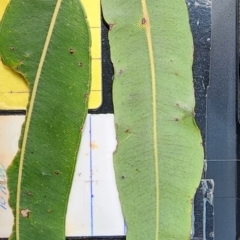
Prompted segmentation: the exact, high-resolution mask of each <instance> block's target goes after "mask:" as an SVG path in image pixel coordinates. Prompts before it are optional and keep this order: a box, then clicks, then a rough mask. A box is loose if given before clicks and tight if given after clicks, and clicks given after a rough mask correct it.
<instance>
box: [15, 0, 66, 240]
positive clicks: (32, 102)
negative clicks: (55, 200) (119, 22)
mask: <svg viewBox="0 0 240 240" xmlns="http://www.w3.org/2000/svg"><path fill="white" fill-rule="evenodd" d="M61 3H62V0H57V3H56V6H55V9H54V12H53V16H52V19H51V22H50V26H49V29H48V33H47V37H46V40H45V43H44V47H43V51H42V55H41V58H40V62H39V66H38V69H37V73H36V77H35V81H34V85H33V90H32V94H31V100H30V103H29V108H28V111H27V117H26V125H25V130H24V135H23V141H22V147H21V155H20V162H19V172H18V183H17V194H16V240H20V232H19V221H20V219H19V218H20V194H21V180H22V171H23V162H24V156H25V149H26V143H27V138H28V131H29V126H30V121H31V116H32V111H33V106H34V101H35V97H36V93H37V87H38V83H39V80H40V76H41V72H42V68H43V64H44V61H45V57H46V54H47V50H48V47H49V43H50V40H51V36H52V33H53V29H54V25H55V22H56V19H57V15H58V12H59V9H60V6H61Z"/></svg>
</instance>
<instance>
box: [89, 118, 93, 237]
mask: <svg viewBox="0 0 240 240" xmlns="http://www.w3.org/2000/svg"><path fill="white" fill-rule="evenodd" d="M89 129H90V130H89V134H90V139H89V140H90V143H89V147H90V154H89V155H90V214H91V236H93V185H92V148H91V143H92V119H91V114H90V115H89Z"/></svg>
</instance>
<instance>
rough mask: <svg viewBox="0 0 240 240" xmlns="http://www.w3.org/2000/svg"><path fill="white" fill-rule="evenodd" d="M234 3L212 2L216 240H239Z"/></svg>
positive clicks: (209, 143)
mask: <svg viewBox="0 0 240 240" xmlns="http://www.w3.org/2000/svg"><path fill="white" fill-rule="evenodd" d="M237 2H238V1H237V0H212V37H211V46H212V48H211V67H210V84H209V88H208V91H207V115H206V116H207V119H206V122H207V127H206V145H205V150H206V159H207V172H206V178H210V179H213V180H214V183H215V190H214V228H215V229H214V234H215V240H236V239H238V237H239V230H238V229H239V226H238V225H239V223H238V222H239V217H238V207H239V205H238V204H237V202H238V200H237V199H238V190H237V189H238V185H237V181H238V161H237V160H236V159H238V151H237V146H238V127H239V126H238V118H237V88H238V85H237V81H238V77H237V76H238V61H237V35H238V34H237V19H238V18H237V12H238V11H237V10H238V3H237Z"/></svg>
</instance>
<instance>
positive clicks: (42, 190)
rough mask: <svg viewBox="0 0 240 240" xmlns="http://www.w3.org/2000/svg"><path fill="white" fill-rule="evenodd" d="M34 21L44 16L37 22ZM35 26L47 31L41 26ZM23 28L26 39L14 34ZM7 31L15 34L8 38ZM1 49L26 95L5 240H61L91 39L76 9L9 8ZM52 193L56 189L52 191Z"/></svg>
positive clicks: (55, 5)
mask: <svg viewBox="0 0 240 240" xmlns="http://www.w3.org/2000/svg"><path fill="white" fill-rule="evenodd" d="M26 7H27V8H28V9H29V12H26ZM37 8H39V9H37ZM54 9H55V11H54ZM30 10H31V11H30ZM40 10H41V11H40ZM37 13H41V14H42V15H41V16H40V17H39V18H36V17H35V16H37ZM69 13H71V14H70V16H69ZM13 15H14V16H16V15H18V16H20V15H23V16H22V18H23V20H22V21H20V23H19V18H17V17H13ZM46 16H47V17H46ZM52 16H53V17H52ZM41 22H45V23H46V24H45V25H43V26H41V25H39V23H41ZM23 23H25V25H24V26H25V27H26V29H25V30H24V31H23V32H24V33H26V35H24V37H23V36H22V34H23V33H22V32H20V30H22V24H23ZM11 25H14V26H16V28H15V29H17V30H18V31H17V30H15V29H14V31H12V30H11V31H9V29H10V28H9V26H11ZM37 27H38V31H39V32H35V33H36V35H35V36H33V37H31V38H30V37H29V34H27V33H28V32H31V31H33V32H34V30H35V28H37ZM19 36H21V38H22V39H21V40H22V41H18V38H19ZM0 41H1V45H2V46H3V47H2V49H1V55H2V57H3V60H4V62H5V63H6V64H8V65H10V66H11V67H12V68H15V70H17V71H18V72H20V73H21V74H23V75H24V76H25V78H26V79H27V80H28V81H29V86H30V91H31V93H32V97H31V100H30V105H29V107H28V117H27V121H26V125H25V127H24V129H25V130H24V133H25V134H23V136H22V138H21V141H20V147H21V151H20V152H19V153H18V155H17V156H16V158H15V160H14V164H13V165H12V166H11V168H10V169H9V170H8V175H9V186H10V189H11V192H10V202H11V207H12V208H14V209H15V219H16V222H15V227H16V231H15V233H14V234H13V235H12V237H11V239H28V238H34V239H48V238H52V239H54V238H57V239H65V234H64V230H65V214H66V207H67V200H68V194H69V191H70V187H71V180H72V176H73V171H74V166H75V160H76V154H77V151H78V147H79V141H80V133H81V126H82V125H83V121H84V117H85V116H86V112H87V99H86V94H88V92H89V78H90V76H89V71H90V70H89V69H90V67H89V64H90V63H89V62H90V57H89V33H88V28H87V24H86V22H85V16H84V13H83V10H82V8H81V5H80V2H79V1H78V0H72V1H64V0H62V1H59V0H58V1H38V3H32V1H25V2H24V3H23V2H19V1H13V0H12V1H11V3H10V5H9V9H8V11H7V13H6V15H5V17H4V20H3V22H2V25H1V40H0ZM25 41H26V42H28V43H29V44H28V45H27V44H26V42H25ZM9 44H11V46H14V51H12V50H11V48H10V47H9V46H10V45H9ZM73 50H74V53H73V52H72V51H73ZM22 59H24V60H22ZM29 59H30V60H29ZM19 62H20V63H21V64H19ZM79 62H81V63H82V65H81V67H80V66H79ZM53 96H54V97H53ZM31 113H33V114H31ZM56 156H57V157H56ZM49 161H50V162H49ZM18 169H19V173H18ZM23 169H24V171H22V170H23ZM21 174H22V175H21ZM31 174H33V175H31ZM14 176H18V180H17V179H16V178H14ZM33 178H34V181H33V180H32V179H33ZM17 182H18V187H17V189H16V187H15V186H16V183H17ZM55 186H59V187H57V189H54V190H55V191H53V189H52V188H53V187H55ZM16 196H17V198H16V200H15V197H16ZM58 198H59V199H58ZM15 206H16V207H15ZM22 212H23V213H24V212H28V214H29V217H26V214H25V215H24V216H25V217H24V216H23V215H22V214H21V213H22Z"/></svg>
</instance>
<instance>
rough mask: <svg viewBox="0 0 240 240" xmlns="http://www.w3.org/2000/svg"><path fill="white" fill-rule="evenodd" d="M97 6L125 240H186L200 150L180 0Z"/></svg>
mask: <svg viewBox="0 0 240 240" xmlns="http://www.w3.org/2000/svg"><path fill="white" fill-rule="evenodd" d="M102 5H103V13H104V17H105V19H106V21H107V22H108V23H109V24H110V26H111V29H110V32H109V40H110V46H111V58H112V61H113V64H114V69H115V76H114V86H113V99H114V110H115V122H116V126H117V139H118V147H117V151H116V153H115V156H114V166H115V172H116V180H117V185H118V190H119V195H120V200H121V204H122V208H123V213H124V216H125V218H126V222H127V226H128V234H127V239H129V240H131V239H133V240H134V239H155V240H157V239H161V240H165V239H166V240H170V239H189V238H190V226H191V199H192V198H193V196H194V192H195V189H196V188H197V186H198V184H199V181H200V177H201V171H202V167H203V149H202V145H201V142H202V140H201V136H200V132H199V130H198V129H197V128H196V126H195V122H194V118H193V115H194V93H193V83H192V70H191V67H192V54H193V53H192V45H193V43H192V37H191V32H190V26H189V22H188V21H189V20H188V13H187V8H186V5H185V1H181V0H178V1H174V2H171V3H170V2H169V1H166V0H163V1H148V2H145V1H143V0H141V1H139V0H138V1H137V0H136V1H131V2H128V1H123V2H121V3H120V2H118V1H108V0H103V1H102ZM113 10H114V11H113ZM147 13H148V14H147ZM148 24H149V26H148ZM151 43H152V46H151ZM152 55H153V57H152ZM152 58H153V60H152ZM154 61H155V64H154ZM154 66H155V69H154ZM154 75H155V77H156V81H154V79H155V77H154ZM153 86H154V87H153ZM154 88H155V89H156V91H155V89H154ZM155 95H156V98H155ZM155 103H156V107H154V104H155ZM154 112H155V113H154ZM154 116H156V119H155V120H154V118H155V117H154ZM156 133H157V134H156ZM156 143H158V144H156ZM156 148H157V154H158V157H156V155H157V154H156V153H154V152H155V149H156ZM156 159H158V161H157V162H156ZM158 199H159V200H158ZM176 226H177V229H176Z"/></svg>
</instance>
